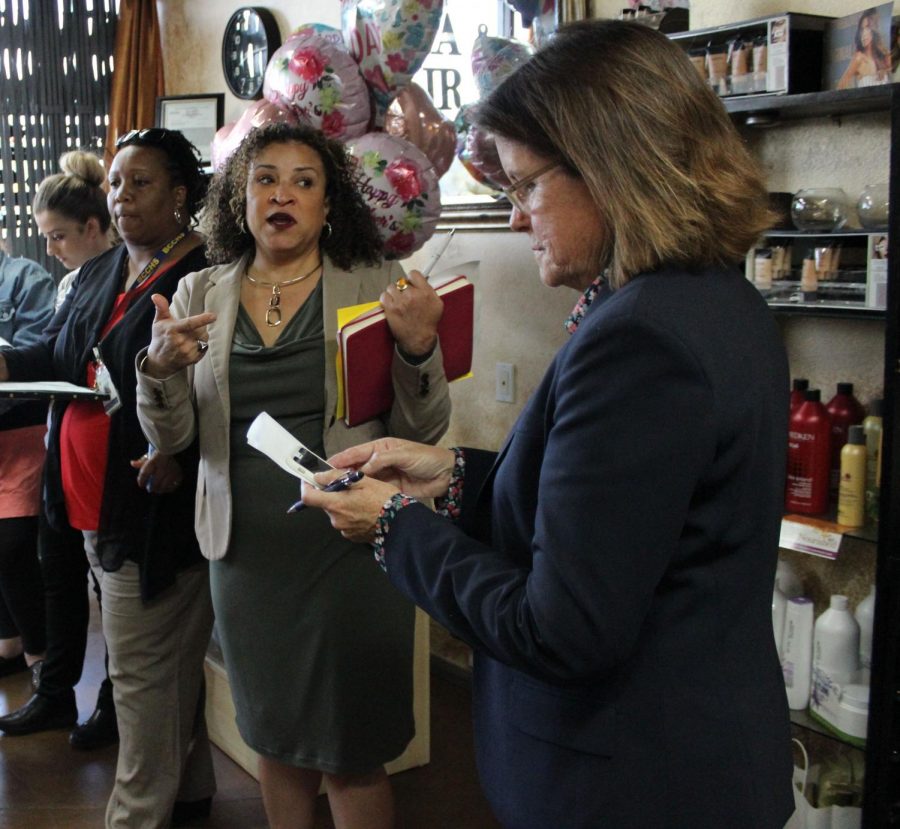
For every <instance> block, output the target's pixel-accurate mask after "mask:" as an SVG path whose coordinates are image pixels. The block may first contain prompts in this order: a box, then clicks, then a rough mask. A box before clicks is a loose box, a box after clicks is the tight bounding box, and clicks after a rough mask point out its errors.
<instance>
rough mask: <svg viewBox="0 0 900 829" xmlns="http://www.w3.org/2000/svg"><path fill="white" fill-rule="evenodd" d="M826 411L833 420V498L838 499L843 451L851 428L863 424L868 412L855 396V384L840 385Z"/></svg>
mask: <svg viewBox="0 0 900 829" xmlns="http://www.w3.org/2000/svg"><path fill="white" fill-rule="evenodd" d="M825 409H826V411H827V412H828V415H829V417H830V418H831V476H830V486H831V495H832V498H837V495H838V485H839V483H840V477H841V450H842V449H843V448H844V444H845V443H847V440H848V438H849V434H850V427H851V426H856V425H858V424H860V423H862V422H863V418H864V417H865V416H866V410H865V409H864V408H863V405H862V403H860V402H859V401H858V400H857V399H856V398H855V397H854V396H853V383H838V384H837V392H836V394H835V395H834V397H832V398H831V400H829V401H828V403H826V404H825Z"/></svg>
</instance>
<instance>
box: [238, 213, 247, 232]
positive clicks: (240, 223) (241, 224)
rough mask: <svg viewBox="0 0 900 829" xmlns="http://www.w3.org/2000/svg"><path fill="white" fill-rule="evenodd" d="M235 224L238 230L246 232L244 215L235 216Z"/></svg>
mask: <svg viewBox="0 0 900 829" xmlns="http://www.w3.org/2000/svg"><path fill="white" fill-rule="evenodd" d="M237 226H238V230H239V231H240V232H241V233H246V232H247V223H246V222H245V221H244V217H243V216H238V217H237Z"/></svg>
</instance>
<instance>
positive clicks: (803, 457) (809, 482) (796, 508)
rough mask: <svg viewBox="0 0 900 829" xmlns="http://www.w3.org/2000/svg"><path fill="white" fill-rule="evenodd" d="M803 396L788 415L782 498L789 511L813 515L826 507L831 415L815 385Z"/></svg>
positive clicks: (823, 510) (821, 511)
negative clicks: (789, 415) (786, 453)
mask: <svg viewBox="0 0 900 829" xmlns="http://www.w3.org/2000/svg"><path fill="white" fill-rule="evenodd" d="M805 396H806V399H805V400H804V402H803V404H802V405H801V406H800V407H799V408H798V409H797V411H795V412H794V413H793V414H792V415H791V418H790V425H789V432H788V459H787V460H788V463H787V480H786V483H785V499H784V500H785V508H786V509H787V510H788V511H789V512H798V513H803V514H805V515H816V514H818V513H823V512H825V511H826V510H827V509H828V480H829V468H830V466H829V465H830V461H831V418H830V417H829V416H828V412H827V411H826V410H825V407H824V406H823V405H822V402H821V394H820V392H819V390H818V389H807V391H806V394H805Z"/></svg>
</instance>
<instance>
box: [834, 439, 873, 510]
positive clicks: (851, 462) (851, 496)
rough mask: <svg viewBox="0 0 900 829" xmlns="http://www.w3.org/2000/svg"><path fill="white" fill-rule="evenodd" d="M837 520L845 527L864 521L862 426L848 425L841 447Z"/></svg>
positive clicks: (863, 444)
mask: <svg viewBox="0 0 900 829" xmlns="http://www.w3.org/2000/svg"><path fill="white" fill-rule="evenodd" d="M832 434H833V433H832ZM837 521H838V524H843V525H844V526H845V527H861V526H862V525H863V524H865V523H866V435H865V432H863V427H862V426H851V427H850V431H849V433H848V436H847V443H845V444H844V448H843V449H841V480H840V484H839V486H838V511H837Z"/></svg>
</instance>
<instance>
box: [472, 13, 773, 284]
mask: <svg viewBox="0 0 900 829" xmlns="http://www.w3.org/2000/svg"><path fill="white" fill-rule="evenodd" d="M476 120H477V123H478V124H479V126H481V127H483V128H484V129H486V130H488V131H490V132H492V133H494V134H496V135H500V136H502V137H504V138H506V139H508V140H511V141H515V142H518V143H520V144H523V145H525V146H527V147H528V148H529V149H530V150H532V151H533V152H535V153H537V154H538V155H541V156H545V157H546V158H547V159H548V160H550V161H552V160H555V161H559V162H560V163H561V164H562V165H563V167H564V168H565V170H566V171H567V172H568V173H569V175H571V176H575V177H577V178H580V179H581V180H582V181H584V183H585V185H586V186H587V187H588V190H589V191H590V193H591V196H592V197H593V199H594V201H595V202H596V204H597V205H598V208H599V211H600V214H601V216H603V219H604V222H605V225H606V227H605V228H604V230H605V234H606V238H607V240H608V242H607V244H608V249H607V251H606V258H605V267H606V268H607V278H608V280H609V283H610V285H611V286H612V287H613V288H618V287H621V286H622V285H624V284H625V283H626V282H627V281H628V280H629V279H631V278H632V277H634V276H636V275H637V274H640V273H644V272H648V271H653V270H657V269H658V268H659V267H660V266H662V265H680V266H684V267H687V268H698V267H703V266H709V265H732V264H734V263H736V262H738V261H739V260H740V259H741V258H742V257H743V256H744V254H745V253H746V251H747V250H748V249H749V248H750V247H751V246H752V245H753V243H754V242H755V241H756V240H757V239H758V238H759V236H760V235H761V234H762V233H763V232H764V231H765V230H766V229H767V228H768V227H769V226H770V225H771V218H772V217H771V215H770V212H769V209H768V206H767V205H768V202H767V193H766V186H765V182H764V179H763V176H762V173H761V171H760V169H759V168H758V166H757V163H756V161H755V160H754V159H753V157H752V156H751V155H750V153H749V152H748V151H747V149H746V148H745V146H744V143H743V141H742V140H741V137H740V136H739V135H738V132H737V130H736V129H735V127H734V125H733V124H732V123H731V120H730V118H729V117H728V114H727V113H726V111H725V108H724V107H723V106H722V102H721V101H720V100H719V99H718V98H717V97H716V95H715V93H714V92H713V91H712V90H711V89H710V88H709V87H708V86H707V84H706V83H705V82H704V81H703V79H702V78H701V77H700V75H699V73H698V72H697V70H696V69H695V68H694V67H693V66H692V65H691V63H690V61H689V60H688V58H687V56H686V55H685V53H684V52H683V51H682V49H681V48H680V47H679V46H677V45H676V44H674V43H673V42H672V41H670V40H669V39H668V38H667V37H666V36H665V35H663V34H660V33H659V32H656V31H654V30H652V29H650V28H649V27H647V26H645V25H643V24H640V23H626V22H621V21H587V22H581V23H573V24H570V25H567V26H563V27H562V28H560V30H559V31H558V32H557V34H556V35H554V36H553V37H552V39H551V40H550V41H549V43H548V44H547V45H546V46H545V47H543V48H542V49H540V50H539V51H538V52H537V53H536V54H535V55H534V56H533V57H532V58H531V59H530V60H529V61H528V62H527V63H525V64H523V65H522V66H521V67H519V68H518V69H517V70H516V71H515V72H514V73H513V74H512V75H510V76H509V77H508V78H507V79H506V80H505V81H504V82H503V83H501V84H500V86H499V87H498V88H497V89H496V90H494V92H493V93H492V94H491V95H490V97H489V98H488V99H487V100H486V101H485V102H483V103H482V104H481V105H480V106H479V108H478V113H477V116H476Z"/></svg>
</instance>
